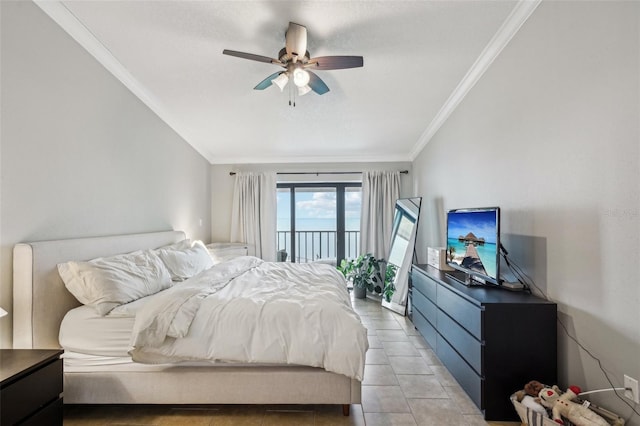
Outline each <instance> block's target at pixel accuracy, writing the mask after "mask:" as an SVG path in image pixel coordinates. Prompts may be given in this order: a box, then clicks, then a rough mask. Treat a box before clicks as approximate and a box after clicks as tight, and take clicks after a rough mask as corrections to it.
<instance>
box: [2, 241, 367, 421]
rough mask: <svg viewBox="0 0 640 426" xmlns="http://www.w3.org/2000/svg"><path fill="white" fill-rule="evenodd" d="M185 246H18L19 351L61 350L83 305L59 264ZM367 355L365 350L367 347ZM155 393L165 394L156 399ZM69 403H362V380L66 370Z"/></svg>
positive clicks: (207, 369)
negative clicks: (66, 325) (68, 324)
mask: <svg viewBox="0 0 640 426" xmlns="http://www.w3.org/2000/svg"><path fill="white" fill-rule="evenodd" d="M184 239H185V234H184V233H183V232H180V231H164V232H154V233H145V234H130V235H119V236H107V237H95V238H82V239H68V240H58V241H44V242H32V243H21V244H17V245H16V246H15V247H14V258H13V263H14V271H13V274H14V279H13V287H14V306H13V314H14V317H13V325H14V326H13V332H14V333H13V334H14V336H13V341H14V348H16V349H30V348H38V349H43V348H60V347H61V345H60V343H59V341H58V336H59V329H60V324H61V322H62V320H63V318H64V317H65V315H66V314H67V312H68V311H70V310H72V309H75V308H77V307H78V306H80V305H81V304H80V303H79V302H78V300H77V299H76V298H75V297H74V296H73V295H72V294H71V293H70V292H69V291H68V290H67V288H66V287H65V284H64V283H63V281H62V279H61V278H60V275H59V273H58V269H57V265H58V264H60V263H64V262H68V261H70V260H77V261H81V260H90V259H94V258H98V257H106V256H114V255H117V254H120V253H129V252H133V251H136V250H143V249H155V248H158V247H162V246H166V245H169V244H172V243H177V242H180V241H182V240H184ZM365 351H366V348H365ZM150 389H162V391H161V392H153V391H150ZM64 402H65V404H338V405H342V407H343V413H344V414H345V415H348V414H349V407H350V404H359V403H360V402H361V381H360V380H357V379H355V378H352V377H348V376H346V375H343V374H338V373H335V372H329V371H327V370H325V369H323V368H318V367H307V366H301V365H261V364H246V365H244V364H237V363H233V364H224V365H212V364H207V365H192V364H189V363H186V364H184V363H183V364H166V363H162V364H159V365H153V366H146V367H143V368H140V369H136V368H98V369H95V370H92V369H91V368H85V369H77V368H76V369H67V368H65V373H64Z"/></svg>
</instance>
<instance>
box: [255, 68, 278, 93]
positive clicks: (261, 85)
mask: <svg viewBox="0 0 640 426" xmlns="http://www.w3.org/2000/svg"><path fill="white" fill-rule="evenodd" d="M283 72H284V71H278V72H274V73H273V74H271V75H270V76H269V77H267V78H265V79H264V80H262V81H261V82H260V83H258V85H257V86H256V87H254V88H253V89H254V90H264V89H266V88H267V87H269V86H271V84H272V81H273V79H274V78H276V77H278V76H279V75H280V74H282V73H283Z"/></svg>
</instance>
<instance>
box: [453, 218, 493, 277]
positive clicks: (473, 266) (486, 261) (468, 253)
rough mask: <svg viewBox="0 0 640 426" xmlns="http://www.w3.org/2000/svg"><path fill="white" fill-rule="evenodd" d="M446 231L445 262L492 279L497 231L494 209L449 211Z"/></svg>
mask: <svg viewBox="0 0 640 426" xmlns="http://www.w3.org/2000/svg"><path fill="white" fill-rule="evenodd" d="M447 231H448V233H447V259H448V260H449V262H451V263H455V264H457V265H459V266H461V267H463V268H465V269H469V270H471V271H474V272H477V273H479V274H482V275H485V276H488V277H491V278H496V259H497V255H498V245H497V241H496V238H497V234H498V233H497V223H496V212H495V211H469V212H452V213H449V217H448V226H447Z"/></svg>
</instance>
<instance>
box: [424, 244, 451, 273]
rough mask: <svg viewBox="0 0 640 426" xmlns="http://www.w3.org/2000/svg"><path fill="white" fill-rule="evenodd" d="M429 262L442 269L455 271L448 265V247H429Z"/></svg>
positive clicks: (430, 264)
mask: <svg viewBox="0 0 640 426" xmlns="http://www.w3.org/2000/svg"><path fill="white" fill-rule="evenodd" d="M427 264H428V265H429V266H433V267H434V268H436V269H440V270H441V271H453V268H452V267H451V266H449V265H447V249H446V248H444V247H427Z"/></svg>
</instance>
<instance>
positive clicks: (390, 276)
mask: <svg viewBox="0 0 640 426" xmlns="http://www.w3.org/2000/svg"><path fill="white" fill-rule="evenodd" d="M396 272H398V267H397V266H396V265H393V264H391V263H389V264H387V269H386V271H385V277H384V289H383V291H382V297H384V300H386V301H387V302H391V297H392V296H393V293H395V291H396V286H395V285H394V284H393V283H394V282H395V278H396Z"/></svg>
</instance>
